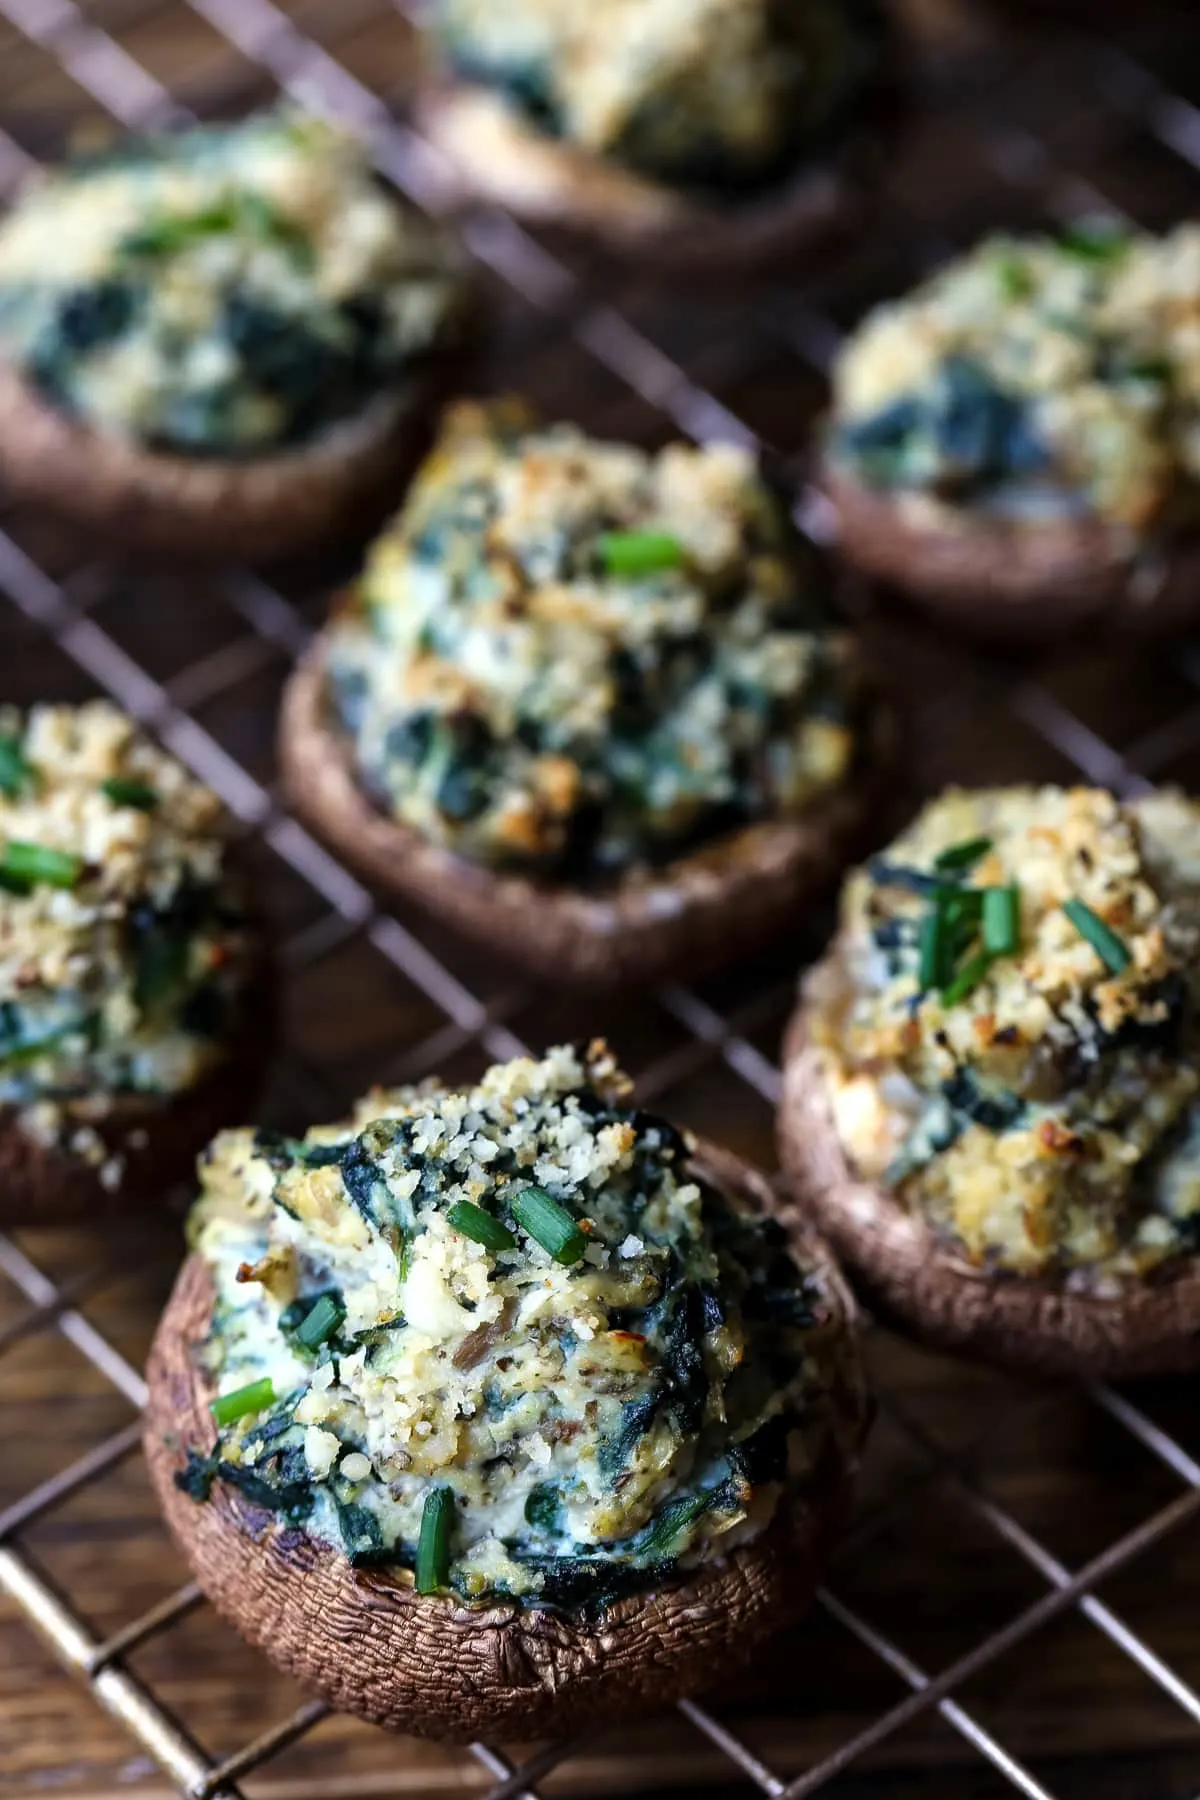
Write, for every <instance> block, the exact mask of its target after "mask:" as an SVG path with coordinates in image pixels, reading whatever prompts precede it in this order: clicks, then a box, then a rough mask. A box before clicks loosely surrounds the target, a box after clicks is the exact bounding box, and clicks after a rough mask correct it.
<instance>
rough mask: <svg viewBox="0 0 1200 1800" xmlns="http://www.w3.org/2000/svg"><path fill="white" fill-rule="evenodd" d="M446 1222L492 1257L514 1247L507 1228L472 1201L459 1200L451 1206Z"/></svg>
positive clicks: (514, 1242)
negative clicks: (480, 1245)
mask: <svg viewBox="0 0 1200 1800" xmlns="http://www.w3.org/2000/svg"><path fill="white" fill-rule="evenodd" d="M446 1222H447V1223H448V1224H449V1225H451V1226H453V1228H454V1230H455V1231H461V1232H462V1234H463V1236H464V1237H467V1238H470V1239H471V1240H472V1242H473V1243H476V1244H482V1245H483V1247H484V1249H485V1250H490V1251H491V1252H492V1254H493V1255H498V1254H499V1252H500V1251H501V1250H512V1249H514V1248H515V1247H516V1242H517V1240H516V1238H515V1237H514V1236H513V1234H512V1232H511V1231H510V1230H509V1229H508V1226H507V1225H503V1224H501V1222H500V1220H499V1219H493V1217H492V1215H491V1213H489V1212H484V1210H483V1208H482V1206H476V1205H475V1203H474V1201H472V1200H460V1201H458V1203H457V1204H456V1205H454V1206H452V1207H451V1208H450V1211H449V1212H448V1213H447V1214H446Z"/></svg>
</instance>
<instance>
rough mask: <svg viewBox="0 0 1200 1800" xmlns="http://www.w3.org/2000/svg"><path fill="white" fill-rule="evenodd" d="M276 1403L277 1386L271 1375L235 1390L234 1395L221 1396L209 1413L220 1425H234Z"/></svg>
mask: <svg viewBox="0 0 1200 1800" xmlns="http://www.w3.org/2000/svg"><path fill="white" fill-rule="evenodd" d="M274 1401H275V1384H274V1382H273V1381H272V1380H271V1377H270V1376H269V1375H264V1376H263V1378H262V1380H261V1381H251V1382H250V1383H249V1384H248V1385H247V1386H246V1387H240V1388H234V1390H233V1392H232V1394H222V1395H220V1397H219V1398H218V1399H216V1400H214V1401H213V1403H212V1405H211V1406H210V1407H209V1411H210V1412H211V1413H212V1416H213V1418H214V1419H215V1420H216V1421H217V1424H218V1425H232V1424H234V1422H235V1421H236V1420H238V1419H244V1418H245V1417H246V1415H247V1413H257V1412H264V1411H265V1410H266V1408H267V1407H268V1406H271V1405H273V1404H274Z"/></svg>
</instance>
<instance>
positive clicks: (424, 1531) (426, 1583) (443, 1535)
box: [416, 1487, 454, 1594]
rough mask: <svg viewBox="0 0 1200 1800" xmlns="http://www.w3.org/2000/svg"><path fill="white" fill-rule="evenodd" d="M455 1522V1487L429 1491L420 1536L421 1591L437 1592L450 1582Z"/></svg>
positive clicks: (418, 1541)
mask: <svg viewBox="0 0 1200 1800" xmlns="http://www.w3.org/2000/svg"><path fill="white" fill-rule="evenodd" d="M453 1523H454V1492H453V1489H451V1488H448V1487H435V1488H434V1489H433V1490H432V1491H431V1492H430V1493H428V1494H426V1496H425V1505H424V1508H423V1510H422V1512H421V1535H420V1537H419V1538H418V1539H417V1567H416V1584H417V1592H418V1594H436V1593H437V1592H438V1591H439V1589H441V1588H444V1587H446V1586H447V1585H448V1583H449V1580H450V1527H451V1525H452V1524H453Z"/></svg>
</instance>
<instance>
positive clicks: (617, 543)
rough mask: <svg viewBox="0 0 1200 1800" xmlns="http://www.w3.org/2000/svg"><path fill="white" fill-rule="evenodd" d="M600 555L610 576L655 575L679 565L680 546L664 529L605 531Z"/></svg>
mask: <svg viewBox="0 0 1200 1800" xmlns="http://www.w3.org/2000/svg"><path fill="white" fill-rule="evenodd" d="M600 555H601V557H602V558H603V560H604V567H605V568H606V569H607V570H608V573H609V574H610V575H628V576H638V575H656V574H657V573H658V572H659V570H660V569H677V568H678V567H679V565H680V563H681V562H682V561H683V545H682V544H681V543H680V542H679V539H678V538H677V537H672V536H671V534H670V532H667V531H606V532H605V533H604V535H603V536H602V537H601V539H600Z"/></svg>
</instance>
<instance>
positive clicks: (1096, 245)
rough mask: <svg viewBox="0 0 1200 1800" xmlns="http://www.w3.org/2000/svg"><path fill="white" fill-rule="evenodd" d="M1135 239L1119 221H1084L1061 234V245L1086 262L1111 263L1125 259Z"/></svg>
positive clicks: (1070, 226) (1068, 227)
mask: <svg viewBox="0 0 1200 1800" xmlns="http://www.w3.org/2000/svg"><path fill="white" fill-rule="evenodd" d="M1131 241H1132V239H1131V236H1130V233H1129V230H1128V228H1127V227H1126V226H1124V225H1121V224H1120V223H1118V221H1117V220H1116V219H1104V218H1099V219H1081V220H1080V221H1079V222H1078V224H1075V225H1068V226H1067V228H1066V230H1065V231H1062V232H1060V233H1059V238H1058V242H1059V246H1060V248H1061V249H1063V250H1066V251H1068V252H1069V253H1070V255H1072V256H1079V257H1082V258H1083V260H1084V261H1085V262H1096V263H1111V262H1116V261H1117V259H1118V258H1119V257H1122V256H1124V254H1125V252H1126V251H1127V250H1128V248H1129V246H1130V243H1131Z"/></svg>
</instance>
